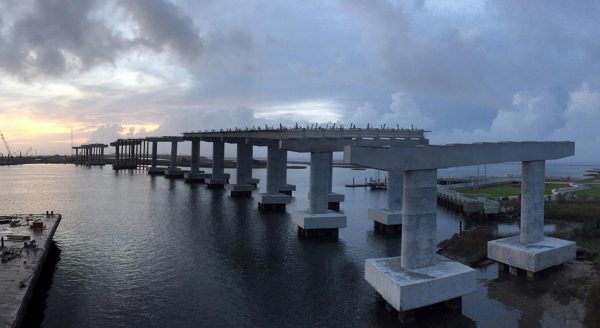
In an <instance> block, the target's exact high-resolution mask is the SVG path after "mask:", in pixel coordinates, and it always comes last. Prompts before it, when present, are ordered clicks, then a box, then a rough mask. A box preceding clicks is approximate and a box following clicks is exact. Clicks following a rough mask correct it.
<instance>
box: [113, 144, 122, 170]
mask: <svg viewBox="0 0 600 328" xmlns="http://www.w3.org/2000/svg"><path fill="white" fill-rule="evenodd" d="M120 155H121V154H120V153H119V143H118V142H115V161H114V162H113V169H116V168H118V167H119V163H120V161H121V158H120Z"/></svg>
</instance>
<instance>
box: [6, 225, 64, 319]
mask: <svg viewBox="0 0 600 328" xmlns="http://www.w3.org/2000/svg"><path fill="white" fill-rule="evenodd" d="M60 220H61V215H60V214H50V213H48V214H19V215H10V216H2V217H0V239H3V244H4V245H0V253H1V255H2V261H1V262H2V263H0V327H20V326H21V323H22V321H23V318H24V316H25V314H26V312H27V306H28V305H29V302H30V301H31V297H32V295H33V290H34V288H35V285H36V283H37V281H38V278H39V276H40V272H41V271H42V268H43V266H44V262H45V261H46V257H47V255H48V250H49V249H50V245H51V243H52V238H53V236H54V233H55V232H56V229H57V227H58V225H59V223H60Z"/></svg>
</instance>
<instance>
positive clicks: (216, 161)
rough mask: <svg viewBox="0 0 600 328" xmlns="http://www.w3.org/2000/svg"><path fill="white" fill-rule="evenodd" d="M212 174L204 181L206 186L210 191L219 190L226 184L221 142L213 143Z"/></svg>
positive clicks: (223, 153)
mask: <svg viewBox="0 0 600 328" xmlns="http://www.w3.org/2000/svg"><path fill="white" fill-rule="evenodd" d="M212 157H213V158H212V173H211V176H210V178H209V179H206V186H207V187H208V188H210V189H220V188H223V187H224V186H225V184H227V179H226V178H225V173H224V172H225V171H224V166H225V143H224V142H223V141H214V142H213V156H212Z"/></svg>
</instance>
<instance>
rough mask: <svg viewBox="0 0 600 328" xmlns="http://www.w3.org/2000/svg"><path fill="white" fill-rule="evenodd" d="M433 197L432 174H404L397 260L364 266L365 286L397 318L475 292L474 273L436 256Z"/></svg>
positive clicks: (372, 261)
mask: <svg viewBox="0 0 600 328" xmlns="http://www.w3.org/2000/svg"><path fill="white" fill-rule="evenodd" d="M396 181H397V180H396ZM436 197H437V170H436V169H427V170H414V171H405V172H404V194H403V208H402V220H403V225H402V247H401V250H400V252H401V256H399V257H390V258H381V259H368V260H366V263H365V279H366V280H367V282H368V283H369V284H370V285H371V286H373V287H374V288H375V290H377V292H378V293H379V294H380V295H381V297H383V299H384V300H385V301H387V302H388V304H390V305H391V306H392V307H393V308H394V309H396V310H398V311H400V312H401V314H402V313H407V312H406V311H410V310H414V309H417V308H420V307H424V306H428V305H433V304H436V303H440V302H444V301H448V300H453V299H456V298H460V297H462V296H463V295H466V294H469V293H471V292H474V291H475V290H476V289H477V285H476V271H475V270H473V269H471V268H470V267H468V266H466V265H463V264H460V263H458V262H455V261H451V260H449V259H447V258H444V257H442V256H439V255H437V254H436V247H435V244H436V243H435V237H436V229H437V223H436V216H437V206H436V205H437V204H436Z"/></svg>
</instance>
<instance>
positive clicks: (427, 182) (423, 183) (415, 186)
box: [401, 169, 437, 269]
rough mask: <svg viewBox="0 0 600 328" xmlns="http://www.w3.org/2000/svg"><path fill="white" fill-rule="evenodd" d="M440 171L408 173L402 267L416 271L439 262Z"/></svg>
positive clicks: (403, 215) (405, 175)
mask: <svg viewBox="0 0 600 328" xmlns="http://www.w3.org/2000/svg"><path fill="white" fill-rule="evenodd" d="M436 197H437V170H436V169H434V170H418V171H406V172H404V195H403V203H404V206H403V212H402V217H403V221H404V222H403V223H404V224H403V225H402V246H401V254H402V255H401V256H402V261H401V265H402V267H403V268H406V269H416V268H421V267H426V266H430V265H433V264H435V262H436V247H435V245H436V242H435V236H436V226H437V223H436V217H437V201H436Z"/></svg>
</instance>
